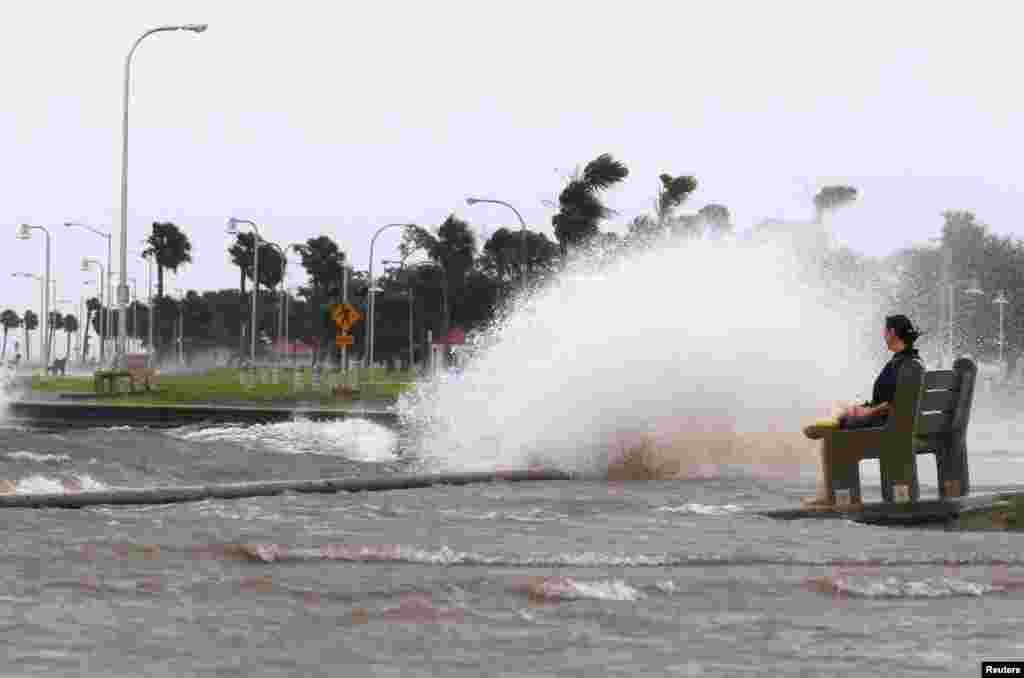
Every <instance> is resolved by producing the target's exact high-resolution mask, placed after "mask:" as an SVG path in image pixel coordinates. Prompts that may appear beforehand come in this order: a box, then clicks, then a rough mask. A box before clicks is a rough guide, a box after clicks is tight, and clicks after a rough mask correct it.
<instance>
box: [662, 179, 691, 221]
mask: <svg viewBox="0 0 1024 678" xmlns="http://www.w3.org/2000/svg"><path fill="white" fill-rule="evenodd" d="M658 180H659V181H660V182H661V188H660V189H659V191H658V197H657V199H656V200H655V204H654V206H655V210H656V212H655V213H656V215H657V218H658V227H659V228H664V227H665V224H666V223H667V222H668V220H669V219H671V218H672V214H673V213H674V212H675V210H676V209H677V208H678V207H679V206H680V205H682V204H683V203H684V202H685V201H686V199H687V198H688V197H689V196H690V194H691V193H693V192H694V191H696V190H697V179H696V178H695V177H691V176H679V177H673V176H672V175H671V174H661V175H659V176H658Z"/></svg>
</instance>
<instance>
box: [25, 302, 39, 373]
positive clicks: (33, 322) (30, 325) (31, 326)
mask: <svg viewBox="0 0 1024 678" xmlns="http://www.w3.org/2000/svg"><path fill="white" fill-rule="evenodd" d="M23 324H24V326H25V360H26V361H29V360H32V344H31V341H32V335H31V334H29V333H30V332H32V331H33V330H35V329H36V328H38V327H39V316H38V315H36V313H35V311H33V310H32V309H28V310H26V311H25V315H24V316H23Z"/></svg>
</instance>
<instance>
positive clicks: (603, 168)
mask: <svg viewBox="0 0 1024 678" xmlns="http://www.w3.org/2000/svg"><path fill="white" fill-rule="evenodd" d="M627 176H629V169H628V168H627V167H626V166H625V165H623V164H622V163H621V162H619V161H618V160H616V159H615V158H613V157H612V156H611V154H609V153H602V154H601V155H599V156H597V157H596V158H594V159H593V160H591V161H590V162H588V163H587V166H586V167H585V168H583V177H582V180H583V183H584V184H586V185H587V186H589V187H590V188H591V189H592V190H597V191H603V190H605V189H606V188H609V187H611V186H613V185H615V184H617V183H619V182H620V181H622V180H623V179H625V178H626V177H627Z"/></svg>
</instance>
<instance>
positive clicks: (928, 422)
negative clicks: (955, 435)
mask: <svg viewBox="0 0 1024 678" xmlns="http://www.w3.org/2000/svg"><path fill="white" fill-rule="evenodd" d="M952 427H953V413H952V412H927V413H923V414H920V415H919V416H918V417H917V431H916V433H917V435H919V436H929V435H938V434H943V433H949V432H950V430H951V429H952Z"/></svg>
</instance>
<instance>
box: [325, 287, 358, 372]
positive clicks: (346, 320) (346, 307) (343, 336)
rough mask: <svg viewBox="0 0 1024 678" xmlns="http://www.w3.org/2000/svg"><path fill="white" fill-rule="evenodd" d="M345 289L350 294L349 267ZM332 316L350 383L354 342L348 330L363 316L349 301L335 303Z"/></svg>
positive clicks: (345, 292) (335, 339)
mask: <svg viewBox="0 0 1024 678" xmlns="http://www.w3.org/2000/svg"><path fill="white" fill-rule="evenodd" d="M344 283H345V290H344V292H343V295H344V297H347V296H348V269H347V268H346V269H345V278H344ZM331 317H332V318H333V319H334V324H335V326H336V327H337V328H338V334H337V336H335V338H334V344H335V346H338V347H340V348H341V351H342V365H344V366H345V384H346V386H347V385H348V347H349V346H351V345H352V344H353V341H354V340H353V338H352V335H350V334H348V331H349V330H350V329H352V325H353V324H354V323H355V322H356V321H357V320H362V318H363V316H362V314H361V313H360V312H359V309H357V308H356V307H355V306H353V305H352V304H349V303H348V302H345V303H342V304H334V305H333V306H332V307H331Z"/></svg>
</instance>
